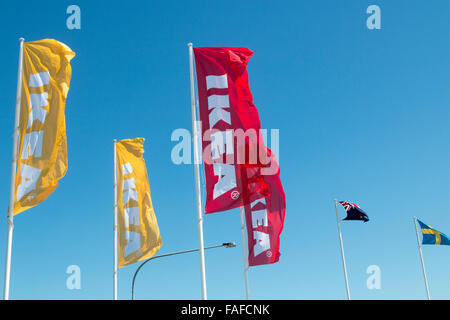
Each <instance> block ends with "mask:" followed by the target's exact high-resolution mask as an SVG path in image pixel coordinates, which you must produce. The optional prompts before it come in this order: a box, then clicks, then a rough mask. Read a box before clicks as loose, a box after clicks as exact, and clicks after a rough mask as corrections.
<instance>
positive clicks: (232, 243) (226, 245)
mask: <svg viewBox="0 0 450 320" xmlns="http://www.w3.org/2000/svg"><path fill="white" fill-rule="evenodd" d="M221 247H224V248H234V247H236V243H234V242H225V243H222V244H219V245H215V246H210V247H205V248H204V249H205V250H208V249H214V248H221ZM196 251H200V249H191V250H185V251H178V252H172V253H166V254H161V255H159V256H153V257H151V258H149V259H147V260H145V261H144V262H142V263H141V265H140V266H139V267H138V268H137V270H136V272H135V273H134V276H133V282H132V285H131V300H134V283H135V281H136V276H137V274H138V272H139V270H141V268H142V267H143V266H144V265H145V264H146V263H147V262H149V261H151V260H154V259H157V258H163V257H169V256H174V255H178V254H184V253H190V252H196Z"/></svg>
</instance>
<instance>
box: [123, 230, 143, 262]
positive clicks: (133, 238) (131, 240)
mask: <svg viewBox="0 0 450 320" xmlns="http://www.w3.org/2000/svg"><path fill="white" fill-rule="evenodd" d="M127 240H128V243H127V245H126V246H125V257H127V256H129V255H130V254H132V253H133V252H135V251H137V250H139V249H140V248H141V235H140V234H139V233H136V232H132V231H129V232H128V238H127Z"/></svg>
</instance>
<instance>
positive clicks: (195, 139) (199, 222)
mask: <svg viewBox="0 0 450 320" xmlns="http://www.w3.org/2000/svg"><path fill="white" fill-rule="evenodd" d="M188 47H189V73H190V82H191V111H192V131H193V137H192V140H193V144H194V146H193V147H194V169H195V193H196V198H197V199H196V200H197V201H196V204H197V228H198V243H199V252H200V277H201V286H202V299H203V300H206V299H208V298H207V293H206V274H205V248H204V244H203V212H202V201H201V190H200V170H199V161H198V136H199V135H198V128H197V116H196V112H195V90H194V50H193V48H192V43H188Z"/></svg>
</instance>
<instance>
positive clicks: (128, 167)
mask: <svg viewBox="0 0 450 320" xmlns="http://www.w3.org/2000/svg"><path fill="white" fill-rule="evenodd" d="M132 172H133V167H131V165H130V163H128V162H127V163H125V164H124V165H123V166H122V174H123V175H126V174H130V173H132Z"/></svg>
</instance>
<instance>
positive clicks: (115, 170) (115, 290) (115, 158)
mask: <svg viewBox="0 0 450 320" xmlns="http://www.w3.org/2000/svg"><path fill="white" fill-rule="evenodd" d="M116 142H117V141H116V139H114V229H113V230H114V231H113V232H114V236H113V239H114V240H113V241H114V255H113V256H114V269H113V270H114V271H113V278H114V292H113V299H114V300H117V240H118V239H117V232H118V229H117V219H118V218H117V151H116Z"/></svg>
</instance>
